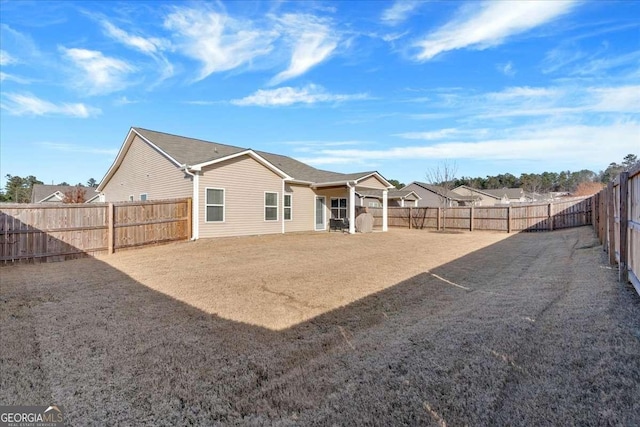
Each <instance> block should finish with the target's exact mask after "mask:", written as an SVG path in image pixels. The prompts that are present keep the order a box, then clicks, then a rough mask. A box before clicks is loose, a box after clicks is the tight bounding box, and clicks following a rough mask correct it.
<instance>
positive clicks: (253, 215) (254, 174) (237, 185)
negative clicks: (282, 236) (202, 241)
mask: <svg viewBox="0 0 640 427" xmlns="http://www.w3.org/2000/svg"><path fill="white" fill-rule="evenodd" d="M199 181H200V185H199V187H200V188H199V198H200V206H199V213H198V223H199V237H200V238H207V237H227V236H247V235H257V234H273V233H282V214H283V212H282V204H283V197H282V178H281V177H279V176H278V175H276V174H275V173H274V172H272V171H271V170H269V169H268V168H267V167H265V166H264V165H262V164H261V163H258V162H257V161H256V160H254V159H253V158H252V157H250V156H248V155H246V156H240V157H236V158H234V159H230V160H227V161H224V162H220V163H216V164H213V165H211V166H208V167H206V168H204V169H203V170H202V172H201V176H200V178H199ZM206 188H220V189H224V222H206V217H205V214H206V212H205V201H206V195H205V191H206ZM265 191H267V192H272V193H278V220H277V221H265V219H264V210H265V209H264V193H265ZM295 203H296V201H295V196H294V204H295ZM295 215H296V212H295V207H294V216H295Z"/></svg>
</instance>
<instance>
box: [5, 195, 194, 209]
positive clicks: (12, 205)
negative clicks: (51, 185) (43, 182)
mask: <svg viewBox="0 0 640 427" xmlns="http://www.w3.org/2000/svg"><path fill="white" fill-rule="evenodd" d="M187 200H189V198H182V199H161V200H147V201H144V202H141V201H134V202H127V201H124V202H113V203H112V204H113V205H114V206H144V205H163V204H171V203H184V202H186V201H187ZM109 204H110V203H106V202H100V203H0V211H1V210H3V209H69V208H71V209H83V208H100V207H105V206H109Z"/></svg>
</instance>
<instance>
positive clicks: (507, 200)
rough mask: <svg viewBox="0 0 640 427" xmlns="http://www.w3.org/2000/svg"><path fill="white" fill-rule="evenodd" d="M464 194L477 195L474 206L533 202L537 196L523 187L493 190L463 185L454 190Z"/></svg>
mask: <svg viewBox="0 0 640 427" xmlns="http://www.w3.org/2000/svg"><path fill="white" fill-rule="evenodd" d="M452 191H453V192H455V193H458V194H460V195H462V196H471V197H476V198H477V200H476V202H475V204H474V206H495V205H508V204H511V203H527V202H532V201H534V200H535V198H534V197H533V196H532V195H529V194H527V193H526V192H525V191H524V190H523V189H522V188H501V189H492V190H478V189H477V188H473V187H469V186H467V185H461V186H459V187H456V188H454V189H453V190H452Z"/></svg>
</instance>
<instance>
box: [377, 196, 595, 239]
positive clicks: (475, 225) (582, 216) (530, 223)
mask: <svg viewBox="0 0 640 427" xmlns="http://www.w3.org/2000/svg"><path fill="white" fill-rule="evenodd" d="M592 206H593V201H592V199H591V198H581V199H573V200H568V201H561V202H553V203H546V204H534V205H509V206H474V207H451V208H446V209H444V208H432V207H425V208H420V207H418V208H397V207H389V208H388V209H389V210H388V224H389V226H390V227H408V228H416V229H423V228H431V229H434V230H441V229H449V230H470V231H473V230H496V231H506V232H509V233H510V232H512V231H550V230H555V229H559V228H568V227H579V226H582V225H590V224H591V223H592V214H593V212H592V211H593V208H592ZM368 210H369V212H371V213H372V214H373V216H374V221H375V222H374V225H375V226H380V225H381V224H382V209H381V208H368Z"/></svg>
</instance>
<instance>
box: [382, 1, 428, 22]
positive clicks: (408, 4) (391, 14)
mask: <svg viewBox="0 0 640 427" xmlns="http://www.w3.org/2000/svg"><path fill="white" fill-rule="evenodd" d="M419 6H420V2H418V1H410V0H396V2H395V3H393V5H391V7H389V8H387V9H385V10H384V11H383V12H382V16H381V18H380V19H382V22H383V23H385V24H388V25H398V24H401V23H402V22H404V21H406V20H407V19H408V18H409V16H411V14H412V13H413V12H414V11H415V10H416V9H417V8H418V7H419Z"/></svg>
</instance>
